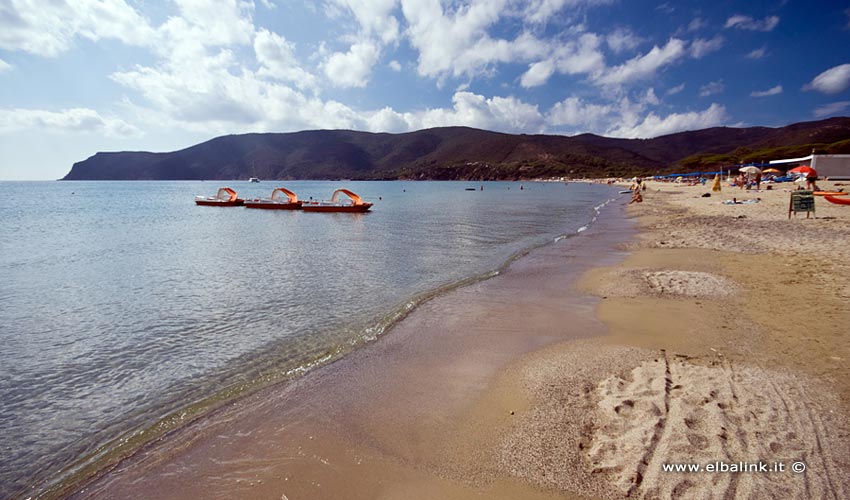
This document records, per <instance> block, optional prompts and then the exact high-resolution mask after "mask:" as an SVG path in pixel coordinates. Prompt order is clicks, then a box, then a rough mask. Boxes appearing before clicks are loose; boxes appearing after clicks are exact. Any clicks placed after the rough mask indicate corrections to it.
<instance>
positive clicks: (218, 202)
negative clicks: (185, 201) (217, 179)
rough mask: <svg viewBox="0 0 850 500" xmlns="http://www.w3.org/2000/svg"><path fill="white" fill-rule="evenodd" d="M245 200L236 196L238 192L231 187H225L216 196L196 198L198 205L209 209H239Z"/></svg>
mask: <svg viewBox="0 0 850 500" xmlns="http://www.w3.org/2000/svg"><path fill="white" fill-rule="evenodd" d="M244 202H245V200H243V199H242V198H239V197H238V196H237V195H236V191H234V190H232V189H230V188H229V187H223V188H220V189H219V190H218V193H216V195H215V196H195V204H196V205H204V206H208V207H238V206H241V205H242V203H244Z"/></svg>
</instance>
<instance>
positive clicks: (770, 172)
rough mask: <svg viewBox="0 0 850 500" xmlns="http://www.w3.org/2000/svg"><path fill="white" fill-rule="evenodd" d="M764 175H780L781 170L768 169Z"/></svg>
mask: <svg viewBox="0 0 850 500" xmlns="http://www.w3.org/2000/svg"><path fill="white" fill-rule="evenodd" d="M764 173H766V174H781V173H782V170H779V169H778V168H768V169H766V170H765V171H764Z"/></svg>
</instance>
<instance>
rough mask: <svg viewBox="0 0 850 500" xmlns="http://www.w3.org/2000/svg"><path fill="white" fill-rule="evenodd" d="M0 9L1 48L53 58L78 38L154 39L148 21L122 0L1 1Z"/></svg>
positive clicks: (141, 41) (149, 41) (133, 42)
mask: <svg viewBox="0 0 850 500" xmlns="http://www.w3.org/2000/svg"><path fill="white" fill-rule="evenodd" d="M3 3H4V6H3V7H0V14H1V15H0V49H4V50H22V51H24V52H29V53H31V54H36V55H40V56H45V57H55V56H57V55H59V54H60V53H62V52H64V51H66V50H68V49H69V48H70V47H71V45H72V44H73V43H74V39H75V38H78V37H82V38H86V39H88V40H93V41H97V40H100V39H103V38H112V39H116V40H120V41H121V42H124V43H126V44H129V45H138V46H146V45H151V44H152V43H154V41H155V40H156V33H155V31H154V30H153V28H151V26H150V24H149V23H148V20H147V19H145V18H144V17H142V15H141V14H139V13H138V12H137V11H136V10H135V9H133V8H132V7H131V6H130V5H128V4H127V3H126V2H125V1H124V0H75V1H74V2H72V3H71V2H31V1H25V0H11V1H4V2H3Z"/></svg>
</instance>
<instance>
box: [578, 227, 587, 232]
mask: <svg viewBox="0 0 850 500" xmlns="http://www.w3.org/2000/svg"><path fill="white" fill-rule="evenodd" d="M584 231H587V226H581V227H580V228H578V229H577V230H576V233H581V232H584Z"/></svg>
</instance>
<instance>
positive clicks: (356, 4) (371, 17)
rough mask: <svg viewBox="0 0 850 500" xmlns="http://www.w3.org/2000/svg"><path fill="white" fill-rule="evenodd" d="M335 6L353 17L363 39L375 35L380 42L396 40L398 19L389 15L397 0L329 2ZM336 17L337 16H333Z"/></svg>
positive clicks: (344, 0) (336, 0)
mask: <svg viewBox="0 0 850 500" xmlns="http://www.w3.org/2000/svg"><path fill="white" fill-rule="evenodd" d="M330 1H331V2H333V3H334V4H335V5H337V6H339V7H341V8H342V9H345V10H346V11H347V12H346V14H347V13H351V14H352V15H354V18H355V19H356V20H357V23H358V24H359V25H360V27H361V29H362V33H361V34H362V35H363V36H365V37H368V36H371V35H376V36H378V37H379V38H380V39H381V41H382V42H384V43H391V42H395V41H396V40H397V39H398V35H399V24H398V19H396V18H395V16H393V15H392V14H391V13H392V11H394V10H395V9H396V7H397V5H398V1H397V0H330ZM333 17H337V16H335V15H334V16H333Z"/></svg>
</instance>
